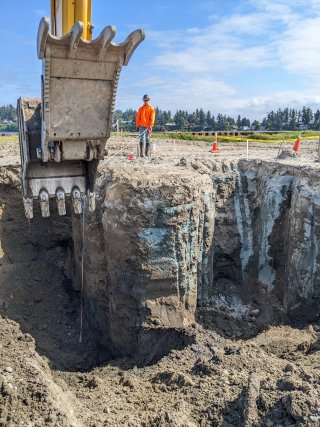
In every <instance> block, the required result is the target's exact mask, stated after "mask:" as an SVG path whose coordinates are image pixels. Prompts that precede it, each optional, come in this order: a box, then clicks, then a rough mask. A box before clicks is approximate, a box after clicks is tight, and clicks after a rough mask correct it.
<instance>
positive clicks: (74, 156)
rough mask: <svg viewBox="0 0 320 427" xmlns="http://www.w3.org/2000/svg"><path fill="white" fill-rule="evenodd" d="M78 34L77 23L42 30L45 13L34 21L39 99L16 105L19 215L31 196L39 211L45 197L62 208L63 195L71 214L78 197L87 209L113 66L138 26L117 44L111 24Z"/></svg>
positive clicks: (108, 110) (127, 53)
mask: <svg viewBox="0 0 320 427" xmlns="http://www.w3.org/2000/svg"><path fill="white" fill-rule="evenodd" d="M82 33H83V24H82V23H81V22H76V23H75V24H74V25H73V27H72V29H71V31H70V33H68V34H67V35H65V36H64V37H61V38H59V37H55V36H53V35H51V34H50V33H49V20H48V19H46V18H42V20H41V22H40V25H39V31H38V41H37V50H38V57H39V59H41V60H42V62H43V75H42V92H41V100H40V99H25V98H20V99H19V100H18V106H17V110H18V122H19V141H20V154H21V165H22V191H23V201H24V208H25V214H26V216H27V218H32V217H33V202H34V200H36V199H38V200H39V201H40V207H41V213H42V216H44V217H47V216H50V207H51V206H50V202H51V201H52V199H55V200H56V205H57V210H58V213H59V214H60V215H65V214H66V204H65V202H66V199H67V198H71V200H72V205H73V209H74V211H75V213H77V214H80V213H81V212H82V209H83V203H87V204H88V208H89V210H90V211H93V210H94V209H95V195H94V184H95V177H96V171H97V167H98V163H99V161H100V160H101V159H102V158H103V157H104V152H105V143H106V141H107V140H108V138H109V137H110V132H111V125H112V123H111V120H112V113H113V109H114V103H115V98H116V92H117V86H118V81H119V76H120V72H121V69H122V66H124V65H127V64H128V62H129V60H130V58H131V56H132V54H133V52H134V50H135V49H136V47H137V46H138V45H139V44H140V43H141V42H142V40H143V39H144V32H143V31H142V30H137V31H134V32H133V33H131V34H130V35H129V36H128V38H127V39H126V40H125V42H124V43H121V44H114V43H112V40H113V38H114V36H115V28H114V27H112V26H109V27H106V28H105V29H104V30H103V31H102V32H101V34H100V36H99V37H98V38H97V39H95V40H93V41H86V40H84V39H82V38H81V36H82Z"/></svg>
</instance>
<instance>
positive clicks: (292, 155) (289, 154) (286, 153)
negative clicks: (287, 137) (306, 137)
mask: <svg viewBox="0 0 320 427" xmlns="http://www.w3.org/2000/svg"><path fill="white" fill-rule="evenodd" d="M297 157H299V154H298V153H296V152H294V151H292V150H283V151H282V152H281V153H280V154H279V156H278V159H281V160H284V159H296V158H297Z"/></svg>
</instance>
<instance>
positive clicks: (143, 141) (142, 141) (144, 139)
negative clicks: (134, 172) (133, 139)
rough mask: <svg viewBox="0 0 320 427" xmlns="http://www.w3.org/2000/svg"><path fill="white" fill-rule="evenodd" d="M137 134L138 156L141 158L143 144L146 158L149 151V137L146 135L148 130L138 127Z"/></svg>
mask: <svg viewBox="0 0 320 427" xmlns="http://www.w3.org/2000/svg"><path fill="white" fill-rule="evenodd" d="M139 134H140V156H141V157H143V152H144V144H146V151H145V154H146V156H148V154H149V151H150V135H149V133H148V128H144V127H143V126H139Z"/></svg>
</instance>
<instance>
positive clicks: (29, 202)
mask: <svg viewBox="0 0 320 427" xmlns="http://www.w3.org/2000/svg"><path fill="white" fill-rule="evenodd" d="M23 206H24V213H25V216H26V217H27V218H28V219H32V218H33V199H32V198H30V197H24V198H23Z"/></svg>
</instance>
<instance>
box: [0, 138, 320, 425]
mask: <svg viewBox="0 0 320 427" xmlns="http://www.w3.org/2000/svg"><path fill="white" fill-rule="evenodd" d="M119 144H120V145H121V144H123V142H122V143H121V142H118V141H113V142H111V143H110V144H109V149H108V150H109V158H108V157H107V158H106V160H105V162H104V163H102V164H101V166H100V170H99V177H98V180H97V196H98V200H97V202H98V203H97V205H98V206H97V210H96V212H95V213H94V214H90V215H89V214H87V215H86V218H85V230H84V231H85V245H84V254H85V256H84V271H85V281H84V295H83V296H84V305H83V308H84V317H83V329H82V341H81V343H80V342H79V335H80V330H81V296H80V295H81V292H80V289H81V280H80V274H79V271H80V264H81V256H80V255H81V252H82V230H81V221H80V219H79V218H77V217H73V218H71V217H69V216H67V217H66V218H61V217H58V216H57V214H56V212H55V209H53V212H52V216H51V217H50V219H48V220H44V219H41V218H40V214H39V212H37V213H36V214H35V217H36V220H34V221H32V223H31V224H28V223H27V222H26V220H25V218H24V215H23V206H22V202H21V200H20V193H19V167H18V161H19V159H18V146H17V144H3V145H2V146H0V217H1V219H0V278H1V279H0V280H1V283H0V285H1V287H0V315H1V318H0V426H43V425H48V426H50V425H51V426H92V427H93V426H120V425H121V426H123V425H124V426H172V427H173V426H178V427H183V426H184V427H188V426H190V427H191V426H269V427H272V426H274V427H276V426H278V427H280V426H288V427H289V426H309V425H310V426H316V425H320V403H319V402H320V400H319V391H320V376H319V371H320V353H319V349H320V344H319V343H320V332H319V331H320V323H319V317H318V312H319V279H320V277H319V275H320V271H319V257H320V254H319V240H320V232H319V220H318V218H319V212H318V211H319V207H320V199H319V186H320V180H319V176H320V168H319V165H318V163H315V159H316V157H315V154H316V151H315V149H314V147H313V145H312V144H310V143H308V145H306V144H307V143H306V144H303V151H302V154H301V156H299V157H291V156H282V157H283V158H282V159H281V158H280V159H277V158H276V156H277V154H278V149H277V147H276V148H275V147H274V146H269V145H263V147H261V146H260V147H261V148H260V147H252V149H251V150H250V152H249V159H248V160H247V159H246V153H245V152H244V150H243V147H242V146H241V145H239V144H234V145H230V144H228V145H227V144H226V145H222V146H221V147H220V148H221V152H220V153H219V154H218V155H213V154H211V153H210V152H209V151H210V147H209V146H208V145H206V144H203V143H199V142H198V143H195V144H192V143H185V142H178V141H177V142H176V143H175V144H174V145H173V142H172V141H168V142H166V141H165V142H159V143H158V144H157V152H156V155H155V156H154V157H153V158H151V159H136V158H135V159H134V160H133V161H130V160H128V159H127V154H129V153H130V151H132V150H133V149H132V148H131V147H130V144H127V145H126V146H125V148H124V154H125V155H122V153H118V148H119ZM131 146H132V147H133V148H134V146H135V143H133V142H132V143H131ZM119 154H121V155H119Z"/></svg>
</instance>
